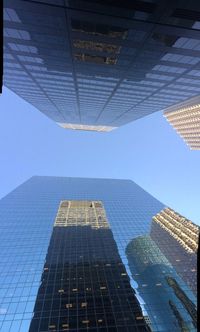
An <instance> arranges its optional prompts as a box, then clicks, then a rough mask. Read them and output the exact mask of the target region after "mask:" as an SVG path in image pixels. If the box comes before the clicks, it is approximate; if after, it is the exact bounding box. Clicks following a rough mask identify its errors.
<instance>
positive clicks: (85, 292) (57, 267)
mask: <svg viewBox="0 0 200 332" xmlns="http://www.w3.org/2000/svg"><path fill="white" fill-rule="evenodd" d="M105 243H106V246H105ZM133 330H134V331H136V332H148V331H150V330H149V328H148V327H147V325H146V323H145V321H144V317H143V315H142V310H141V308H140V305H139V302H138V300H137V298H136V296H135V292H134V290H133V289H132V288H131V285H130V280H129V277H128V275H127V272H126V269H125V266H124V265H123V263H122V261H121V259H120V256H119V253H118V250H117V246H116V243H115V241H114V238H113V235H112V232H111V230H110V227H109V224H108V221H107V219H106V214H105V210H104V208H103V205H102V202H99V201H77V200H76V201H62V202H61V203H60V206H59V209H58V213H57V216H56V220H55V223H54V228H53V233H52V236H51V240H50V245H49V249H48V253H47V257H46V262H45V265H44V271H43V274H42V278H41V286H40V288H39V291H38V295H37V299H36V304H35V308H34V317H33V319H32V322H31V326H30V330H29V331H30V332H36V331H73V332H76V331H110V332H111V331H116V332H117V331H133Z"/></svg>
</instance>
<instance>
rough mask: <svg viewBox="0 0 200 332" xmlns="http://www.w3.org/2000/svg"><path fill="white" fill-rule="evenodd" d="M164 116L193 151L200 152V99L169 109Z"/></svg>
mask: <svg viewBox="0 0 200 332" xmlns="http://www.w3.org/2000/svg"><path fill="white" fill-rule="evenodd" d="M164 116H165V117H166V119H167V121H169V123H170V124H171V125H172V127H173V128H174V129H175V130H176V131H177V133H178V134H179V135H180V136H181V137H182V138H183V140H184V141H185V142H186V144H187V145H188V146H189V147H190V149H191V150H200V97H196V98H192V99H190V100H188V101H187V102H185V103H181V104H178V105H175V106H174V107H169V108H168V109H166V111H165V112H164Z"/></svg>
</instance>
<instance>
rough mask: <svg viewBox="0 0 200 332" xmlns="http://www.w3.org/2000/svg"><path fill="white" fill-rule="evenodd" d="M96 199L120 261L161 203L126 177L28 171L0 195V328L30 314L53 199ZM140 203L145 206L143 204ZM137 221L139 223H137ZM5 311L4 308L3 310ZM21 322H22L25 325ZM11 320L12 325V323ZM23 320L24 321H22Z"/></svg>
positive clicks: (52, 217)
mask: <svg viewBox="0 0 200 332" xmlns="http://www.w3.org/2000/svg"><path fill="white" fill-rule="evenodd" d="M63 199H66V200H67V199H69V200H76V199H82V200H87V199H91V200H102V202H103V204H104V207H105V210H106V214H107V217H108V221H109V223H110V225H111V228H112V232H113V235H114V238H115V240H116V242H117V246H118V249H119V253H120V255H121V258H122V261H123V263H124V264H125V265H126V266H127V258H126V255H125V248H126V246H127V244H128V242H129V241H130V240H131V239H132V238H133V237H135V236H138V235H141V234H145V233H146V232H147V231H149V230H150V225H149V221H150V220H151V217H152V215H155V214H156V213H157V212H159V210H161V209H162V208H163V205H162V204H161V203H159V202H158V201H157V200H155V199H154V198H153V197H152V196H150V195H149V194H147V193H146V192H145V191H144V190H142V189H141V188H139V187H138V186H137V185H134V184H133V183H132V182H131V181H123V180H122V181H120V180H119V181H115V180H103V179H102V180H91V179H89V180H85V179H66V178H51V177H34V178H32V179H30V180H29V181H27V182H26V183H25V184H23V185H22V186H20V187H18V188H17V189H16V190H15V191H13V192H12V193H11V194H9V195H8V196H6V197H5V198H4V199H2V200H1V203H0V211H1V220H2V222H1V228H2V231H1V244H0V246H1V251H0V255H1V262H2V263H1V271H2V274H1V278H2V282H1V286H2V287H3V290H1V298H2V299H3V302H2V304H1V314H0V319H1V320H4V319H5V318H6V319H8V321H4V323H5V324H4V325H3V329H2V331H5V332H7V331H9V328H8V324H10V326H11V330H10V331H12V332H13V331H15V332H16V331H17V328H16V324H19V322H15V325H11V324H12V320H13V319H14V321H15V320H16V321H17V320H20V322H21V320H22V322H23V324H24V325H22V327H21V328H20V332H21V331H26V326H28V322H30V320H31V317H32V311H33V307H34V302H35V299H36V296H37V291H38V287H39V285H40V278H41V274H42V270H43V265H44V260H45V257H46V252H47V248H48V244H49V239H50V236H51V232H52V227H53V223H54V220H55V216H56V213H57V209H58V206H59V203H60V201H61V200H63ZM144 207H145V208H144ZM138 225H140V227H138ZM5 311H6V312H5ZM25 324H27V325H26V326H25ZM12 326H13V327H12ZM23 326H25V327H23Z"/></svg>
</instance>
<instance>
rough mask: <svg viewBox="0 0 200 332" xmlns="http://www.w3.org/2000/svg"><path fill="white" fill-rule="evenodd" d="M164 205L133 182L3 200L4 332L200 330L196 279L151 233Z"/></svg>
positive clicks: (67, 181)
mask: <svg viewBox="0 0 200 332" xmlns="http://www.w3.org/2000/svg"><path fill="white" fill-rule="evenodd" d="M165 209H166V207H165V206H164V205H163V204H162V203H161V202H159V201H158V200H156V199H155V198H154V197H152V196H151V195H150V194H148V193H147V192H146V191H144V190H143V189H142V188H140V187H139V186H138V185H136V184H135V183H134V182H132V181H129V180H113V179H82V178H63V177H37V176H36V177H32V178H31V179H30V180H28V181H27V182H25V183H24V184H22V185H21V186H19V187H18V188H16V189H15V190H14V191H13V192H11V193H10V194H9V195H7V196H6V197H5V198H3V199H2V200H1V201H0V217H1V225H0V228H1V229H0V262H1V263H0V271H1V274H0V299H1V300H0V331H1V332H8V331H9V332H33V331H34V332H36V331H37V332H42V331H43V332H47V331H70V332H72V331H73V332H75V331H82V332H83V331H92V332H94V331H113V332H114V331H116V332H118V331H120V332H121V331H137V332H143V331H145V332H146V331H148V332H149V331H155V332H160V331H165V332H169V331H177V332H179V331H180V332H182V331H196V292H194V291H193V288H194V287H193V284H191V282H192V279H191V280H190V283H188V282H187V280H185V279H184V276H183V275H182V274H181V271H179V269H178V268H177V265H176V263H174V262H175V261H176V259H175V258H176V257H178V258H177V259H180V256H178V253H177V251H176V250H173V252H174V256H175V258H174V260H173V259H172V258H171V256H170V255H168V253H165V252H164V249H163V245H164V244H163V243H162V245H160V243H158V242H157V243H156V240H155V239H152V237H153V235H152V234H154V233H155V232H154V230H153V228H152V223H155V221H154V220H153V219H152V218H153V217H155V216H158V215H159V213H161V211H165ZM156 225H158V223H156ZM159 227H160V225H159ZM162 229H164V228H162ZM170 236H171V235H170ZM173 239H175V238H173ZM175 240H176V239H175ZM166 242H167V241H166ZM177 244H179V243H178V242H177ZM165 245H166V246H168V242H167V243H165ZM171 254H173V253H171ZM181 260H182V265H184V266H185V267H188V271H189V269H190V265H189V263H188V257H187V256H185V257H184V256H183V255H182V256H181ZM190 273H191V274H192V273H193V272H192V271H191V272H190ZM166 317H167V319H166Z"/></svg>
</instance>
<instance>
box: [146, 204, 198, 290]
mask: <svg viewBox="0 0 200 332" xmlns="http://www.w3.org/2000/svg"><path fill="white" fill-rule="evenodd" d="M150 235H151V238H152V239H153V240H154V241H155V242H156V244H157V245H158V247H159V248H160V249H161V251H162V252H163V254H164V255H165V256H166V257H167V259H168V260H169V261H170V263H171V264H172V265H173V266H174V268H175V269H176V271H177V273H178V274H179V275H180V276H181V277H182V279H183V280H184V281H185V282H186V284H188V286H189V287H190V288H191V289H192V291H193V292H194V293H195V294H196V292H197V250H198V237H199V227H198V226H196V225H195V224H193V223H192V222H191V221H190V220H188V219H186V218H185V217H183V216H181V215H180V214H178V213H177V212H175V211H174V210H172V209H170V208H165V209H164V210H162V211H161V212H159V213H158V214H157V215H156V216H154V217H153V221H152V225H151V232H150ZM185 260H186V261H187V266H184V264H183V261H185Z"/></svg>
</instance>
